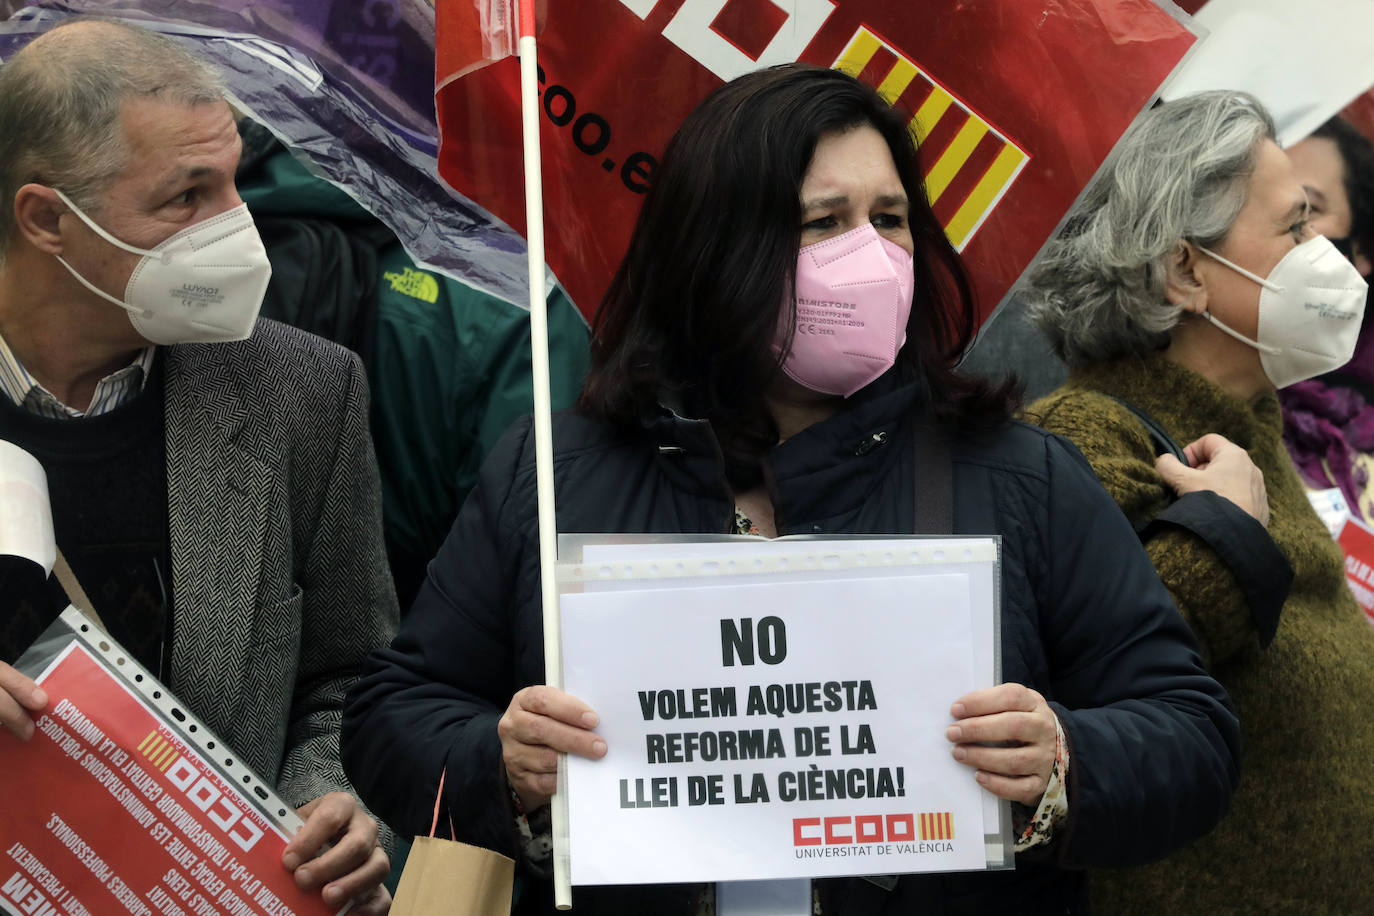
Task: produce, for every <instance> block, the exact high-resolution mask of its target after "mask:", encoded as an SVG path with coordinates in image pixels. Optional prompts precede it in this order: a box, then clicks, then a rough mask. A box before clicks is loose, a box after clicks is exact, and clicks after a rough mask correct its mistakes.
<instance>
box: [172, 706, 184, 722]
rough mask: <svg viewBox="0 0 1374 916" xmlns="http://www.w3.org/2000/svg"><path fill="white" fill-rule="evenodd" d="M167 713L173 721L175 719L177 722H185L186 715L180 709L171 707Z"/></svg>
mask: <svg viewBox="0 0 1374 916" xmlns="http://www.w3.org/2000/svg"><path fill="white" fill-rule="evenodd" d="M169 712H171V714H172V718H173V719H176V720H177V721H178V722H185V721H186V713H184V712H182V711H181V710H180V709H177V708H176V707H175V706H173V707H172V708H171V709H170V710H169Z"/></svg>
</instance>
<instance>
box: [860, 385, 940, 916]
mask: <svg viewBox="0 0 1374 916" xmlns="http://www.w3.org/2000/svg"><path fill="white" fill-rule="evenodd" d="M911 428H912V438H913V440H914V441H915V445H916V448H915V452H914V454H915V456H916V471H915V475H914V476H915V478H916V480H915V483H916V525H915V533H916V534H923V535H950V534H953V533H954V463H953V459H952V458H951V456H950V445H949V430H947V429H946V428H945V427H944V425H943V424H942V423H940V422H939V421H938V420H937V419H936V418H935V417H934V415H933V414H931V413H930V412H928V411H927V412H926V413H924V414H920V415H916V416H914V417H913V418H912V424H911ZM897 878H898V876H897V875H869V876H867V877H864V878H851V879H849V881H848V882H846V883H847V885H848V886H847V887H846V888H845V900H844V903H843V906H842V908H841V914H839V916H872V914H875V913H881V912H882V910H883V907H884V906H886V904H887V899H888V897H887V895H888V894H889V893H891V892H892V889H893V888H894V887H896V886H897Z"/></svg>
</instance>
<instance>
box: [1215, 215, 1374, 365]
mask: <svg viewBox="0 0 1374 916" xmlns="http://www.w3.org/2000/svg"><path fill="white" fill-rule="evenodd" d="M1199 247H1201V246H1199ZM1202 251H1203V252H1205V253H1206V254H1207V255H1208V256H1209V257H1211V258H1213V259H1215V260H1216V261H1218V262H1220V263H1222V264H1225V265H1226V266H1227V267H1229V268H1231V269H1232V270H1234V271H1236V272H1237V273H1239V274H1240V275H1242V276H1244V277H1248V278H1250V279H1251V280H1254V281H1255V282H1256V283H1258V284H1259V285H1260V287H1261V290H1260V299H1259V329H1258V331H1257V332H1256V334H1255V336H1256V337H1257V338H1258V339H1257V340H1251V339H1250V338H1248V337H1246V336H1245V335H1244V334H1242V333H1240V332H1239V331H1236V330H1234V329H1233V328H1229V327H1227V326H1226V325H1224V324H1222V323H1221V322H1220V321H1218V320H1217V319H1216V318H1214V317H1213V316H1212V313H1211V312H1210V311H1208V312H1203V313H1202V314H1203V317H1204V318H1206V319H1207V320H1208V321H1210V322H1212V324H1214V325H1216V326H1217V327H1218V328H1220V329H1221V330H1223V331H1225V332H1226V333H1227V334H1230V335H1231V336H1232V337H1234V338H1236V340H1240V341H1243V342H1245V343H1247V344H1249V345H1250V346H1252V347H1254V348H1255V349H1256V350H1258V351H1259V354H1260V366H1261V367H1263V369H1264V374H1265V375H1266V376H1268V377H1269V381H1270V382H1272V383H1273V385H1274V387H1275V388H1285V387H1287V386H1289V385H1292V384H1293V383H1295V382H1301V381H1303V380H1304V379H1309V378H1315V377H1316V376H1318V375H1321V374H1323V373H1326V372H1331V371H1332V370H1335V369H1339V368H1340V367H1341V366H1344V365H1345V364H1346V363H1348V362H1350V357H1351V356H1353V355H1354V353H1355V343H1356V341H1357V340H1358V339H1359V336H1360V321H1361V319H1362V318H1363V317H1364V303H1365V294H1366V293H1367V292H1368V290H1369V286H1368V284H1366V283H1365V281H1364V278H1363V277H1361V276H1360V272H1359V271H1357V270H1356V269H1355V266H1354V265H1353V264H1351V263H1350V261H1348V260H1347V259H1346V258H1345V257H1344V256H1343V255H1342V254H1341V253H1340V252H1339V251H1337V250H1336V247H1335V246H1334V245H1332V244H1331V242H1330V241H1329V240H1328V239H1327V238H1326V237H1325V236H1321V235H1319V236H1316V237H1314V238H1310V239H1308V240H1307V241H1305V242H1303V243H1302V244H1300V245H1298V246H1297V247H1296V248H1294V249H1293V250H1292V251H1290V252H1288V254H1286V255H1284V256H1283V259H1282V260H1281V261H1279V263H1277V264H1275V265H1274V269H1273V270H1271V271H1270V272H1269V276H1268V278H1264V277H1258V276H1256V275H1255V274H1252V273H1251V272H1250V271H1248V270H1246V269H1245V268H1244V267H1240V266H1238V265H1236V264H1232V263H1231V262H1230V261H1228V260H1226V259H1225V258H1223V257H1222V256H1221V255H1219V254H1217V253H1216V252H1214V251H1208V250H1207V249H1206V248H1202Z"/></svg>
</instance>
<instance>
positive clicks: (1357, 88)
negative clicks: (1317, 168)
mask: <svg viewBox="0 0 1374 916" xmlns="http://www.w3.org/2000/svg"><path fill="white" fill-rule="evenodd" d="M1195 6H1196V7H1197V9H1196V11H1195V15H1196V17H1197V22H1198V24H1199V25H1200V26H1202V27H1203V28H1205V29H1207V31H1208V32H1209V34H1208V36H1207V38H1206V40H1205V41H1203V42H1202V44H1201V46H1200V47H1199V48H1198V51H1197V53H1196V54H1195V55H1193V57H1192V58H1191V59H1190V60H1189V61H1188V63H1187V64H1185V65H1184V66H1183V67H1182V69H1181V70H1180V71H1179V73H1178V74H1177V76H1175V77H1174V78H1173V79H1172V80H1170V81H1169V84H1168V85H1167V86H1165V87H1164V92H1163V95H1164V98H1166V99H1169V100H1173V99H1177V98H1181V97H1182V96H1185V95H1191V94H1192V93H1195V92H1204V91H1207V90H1211V89H1233V90H1243V91H1245V92H1249V93H1252V94H1254V95H1255V96H1257V97H1258V98H1259V100H1260V101H1261V102H1263V103H1264V106H1265V108H1267V109H1268V110H1269V113H1270V114H1271V115H1273V117H1274V121H1275V124H1276V125H1277V127H1278V142H1279V145H1280V146H1284V147H1287V146H1292V145H1293V144H1294V143H1297V142H1298V141H1299V140H1301V139H1303V138H1304V137H1306V136H1307V135H1308V134H1310V133H1311V132H1312V131H1314V130H1316V129H1317V128H1318V127H1320V126H1321V125H1322V123H1323V122H1325V121H1326V120H1327V119H1328V118H1330V117H1331V116H1333V115H1335V114H1337V113H1338V112H1339V111H1340V110H1341V109H1342V108H1343V107H1345V106H1346V105H1347V104H1349V103H1350V102H1351V101H1352V100H1353V99H1355V98H1356V96H1358V95H1360V94H1361V93H1363V92H1365V91H1366V90H1367V89H1369V87H1370V86H1371V85H1374V57H1371V56H1370V55H1369V54H1368V53H1367V50H1366V47H1365V46H1366V42H1367V38H1366V36H1367V35H1369V33H1370V31H1371V30H1372V29H1374V3H1370V2H1369V0H1303V2H1302V3H1295V2H1293V0H1207V2H1206V3H1201V4H1195Z"/></svg>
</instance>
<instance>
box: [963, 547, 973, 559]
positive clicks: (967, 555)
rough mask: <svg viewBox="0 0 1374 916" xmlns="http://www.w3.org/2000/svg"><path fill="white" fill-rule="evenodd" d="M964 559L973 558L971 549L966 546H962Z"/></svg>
mask: <svg viewBox="0 0 1374 916" xmlns="http://www.w3.org/2000/svg"><path fill="white" fill-rule="evenodd" d="M964 559H965V560H972V559H973V551H972V550H969V549H968V548H967V547H965V548H964Z"/></svg>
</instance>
